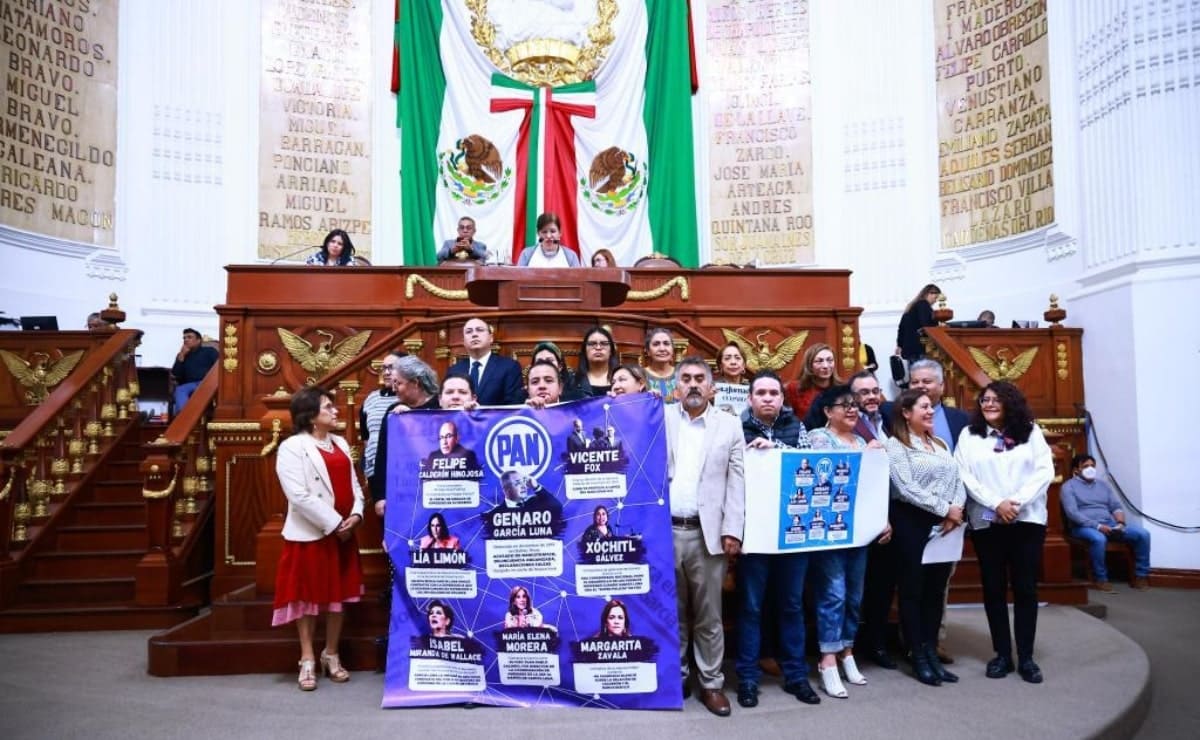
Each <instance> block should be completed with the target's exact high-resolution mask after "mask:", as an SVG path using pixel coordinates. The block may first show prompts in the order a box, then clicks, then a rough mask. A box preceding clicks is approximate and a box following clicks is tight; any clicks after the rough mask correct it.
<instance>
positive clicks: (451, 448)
mask: <svg viewBox="0 0 1200 740" xmlns="http://www.w3.org/2000/svg"><path fill="white" fill-rule="evenodd" d="M442 459H461V460H464V461H465V462H464V463H462V464H463V465H464V466H465V468H466V469H467V470H477V469H478V468H479V458H478V457H476V455H475V451H474V450H468V449H467V448H466V447H463V446H462V444H460V443H459V441H458V425H457V424H455V423H454V422H452V421H447V422H445V423H443V424H442V426H441V428H440V429H438V448H437V449H436V450H434V451H433V452H430V453H429V455H428V456H426V458H425V460H424V461H423V462H422V467H424V468H426V469H433V468H435V467H438V464H437V463H436V462H434V461H435V460H442Z"/></svg>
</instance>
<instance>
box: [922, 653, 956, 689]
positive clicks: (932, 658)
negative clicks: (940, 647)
mask: <svg viewBox="0 0 1200 740" xmlns="http://www.w3.org/2000/svg"><path fill="white" fill-rule="evenodd" d="M925 658H926V659H927V660H928V661H929V667H930V668H931V669H933V674H934V675H935V676H937V677H938V680H939V681H941V682H942V683H958V676H956V675H954V674H953V673H951V672H950V671H948V670H946V668H945V667H944V666H943V665H942V661H941V658H939V657H938V654H937V649H936V648H934V647H932V646H927V647H926V648H925Z"/></svg>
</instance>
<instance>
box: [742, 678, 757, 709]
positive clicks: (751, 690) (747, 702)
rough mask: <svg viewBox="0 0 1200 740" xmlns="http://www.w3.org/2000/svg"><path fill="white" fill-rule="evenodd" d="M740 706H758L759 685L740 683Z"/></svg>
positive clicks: (748, 707)
mask: <svg viewBox="0 0 1200 740" xmlns="http://www.w3.org/2000/svg"><path fill="white" fill-rule="evenodd" d="M737 702H738V706H740V707H745V708H746V709H750V708H752V707H757V706H758V687H757V686H755V685H754V684H752V683H742V684H738V691H737Z"/></svg>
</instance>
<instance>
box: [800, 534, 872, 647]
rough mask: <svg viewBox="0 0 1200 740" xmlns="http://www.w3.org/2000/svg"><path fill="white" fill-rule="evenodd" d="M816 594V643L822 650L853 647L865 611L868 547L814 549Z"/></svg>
mask: <svg viewBox="0 0 1200 740" xmlns="http://www.w3.org/2000/svg"><path fill="white" fill-rule="evenodd" d="M811 557H812V558H813V576H814V581H813V594H814V595H815V597H816V602H817V643H818V645H819V647H820V650H821V653H822V654H825V653H840V652H841V651H842V650H845V649H846V648H850V647H854V637H855V635H857V634H858V620H859V615H860V614H861V613H862V596H863V581H865V580H866V575H867V548H866V547H854V548H850V549H846V550H821V551H818V552H814V553H812V556H811Z"/></svg>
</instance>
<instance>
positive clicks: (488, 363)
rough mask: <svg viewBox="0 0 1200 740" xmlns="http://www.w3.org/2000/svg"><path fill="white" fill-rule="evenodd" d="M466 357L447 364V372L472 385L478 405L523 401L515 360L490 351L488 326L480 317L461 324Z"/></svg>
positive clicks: (496, 404) (519, 369) (519, 402)
mask: <svg viewBox="0 0 1200 740" xmlns="http://www.w3.org/2000/svg"><path fill="white" fill-rule="evenodd" d="M463 346H464V347H466V349H467V357H466V358H464V359H461V360H459V361H458V362H456V363H454V364H453V365H452V366H451V367H450V373H449V374H451V375H454V374H458V375H466V376H467V377H469V378H470V379H471V382H472V383H474V384H475V396H476V397H477V398H478V399H479V405H480V406H517V405H520V404H522V403H525V387H524V384H523V383H522V382H521V366H520V365H518V364H517V361H516V360H513V359H510V358H508V357H502V356H501V355H493V354H492V329H491V327H490V326H488V323H487V322H486V321H484V320H483V319H479V318H474V319H469V320H468V321H467V323H466V324H464V325H463Z"/></svg>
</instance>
